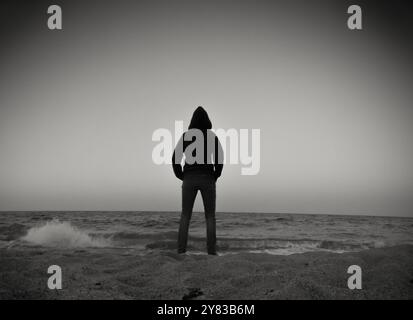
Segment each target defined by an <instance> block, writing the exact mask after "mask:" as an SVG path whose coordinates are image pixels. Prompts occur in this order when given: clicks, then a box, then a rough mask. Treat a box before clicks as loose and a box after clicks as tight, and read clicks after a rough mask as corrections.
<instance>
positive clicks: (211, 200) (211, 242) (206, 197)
mask: <svg viewBox="0 0 413 320" xmlns="http://www.w3.org/2000/svg"><path fill="white" fill-rule="evenodd" d="M200 189H201V195H202V200H203V202H204V209H205V219H206V229H207V251H208V254H216V241H217V240H216V221H215V203H216V188H215V179H214V178H213V177H211V179H208V180H207V181H206V182H205V183H203V184H202V185H201V188H200Z"/></svg>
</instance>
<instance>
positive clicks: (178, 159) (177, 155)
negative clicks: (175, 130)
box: [172, 135, 184, 180]
mask: <svg viewBox="0 0 413 320" xmlns="http://www.w3.org/2000/svg"><path fill="white" fill-rule="evenodd" d="M183 155H184V135H182V137H181V139H179V141H178V144H177V145H176V147H175V150H174V152H173V155H172V168H173V170H174V173H175V176H176V177H177V178H178V179H180V180H183V178H184V173H183V170H182V165H181V163H182V159H183Z"/></svg>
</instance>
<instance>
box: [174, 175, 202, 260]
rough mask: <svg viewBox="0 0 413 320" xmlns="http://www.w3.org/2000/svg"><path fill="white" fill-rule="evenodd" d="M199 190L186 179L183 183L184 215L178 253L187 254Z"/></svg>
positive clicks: (179, 235)
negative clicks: (189, 232) (190, 227)
mask: <svg viewBox="0 0 413 320" xmlns="http://www.w3.org/2000/svg"><path fill="white" fill-rule="evenodd" d="M197 191H198V190H197V188H196V187H195V185H194V184H193V183H190V181H187V180H185V179H184V182H183V183H182V213H181V221H180V223H179V232H178V253H184V252H186V244H187V242H188V230H189V222H190V221H191V216H192V209H193V207H194V202H195V197H196V194H197Z"/></svg>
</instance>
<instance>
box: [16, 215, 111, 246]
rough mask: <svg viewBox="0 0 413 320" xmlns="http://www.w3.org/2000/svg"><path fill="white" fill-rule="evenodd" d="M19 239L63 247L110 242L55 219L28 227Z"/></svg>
mask: <svg viewBox="0 0 413 320" xmlns="http://www.w3.org/2000/svg"><path fill="white" fill-rule="evenodd" d="M21 240H24V241H27V242H29V243H32V244H36V245H42V246H50V247H64V248H78V247H106V246H108V245H109V244H110V243H109V240H108V239H104V238H100V237H94V236H91V235H89V234H88V233H87V232H86V231H83V230H80V229H78V228H76V227H74V226H72V225H71V224H70V222H60V221H59V220H57V219H54V220H51V221H47V222H46V223H45V224H43V225H40V226H37V227H32V228H30V229H29V230H28V231H27V234H26V235H25V236H24V237H22V238H21Z"/></svg>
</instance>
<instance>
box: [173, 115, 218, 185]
mask: <svg viewBox="0 0 413 320" xmlns="http://www.w3.org/2000/svg"><path fill="white" fill-rule="evenodd" d="M211 128H212V124H211V120H209V117H208V113H207V112H206V111H205V109H204V108H202V107H198V108H197V109H196V110H195V111H194V114H193V115H192V119H191V123H190V124H189V127H188V131H186V132H184V134H183V135H182V137H181V139H180V140H179V142H178V144H177V146H176V147H175V150H174V153H173V156H172V167H173V170H174V173H175V176H176V177H177V178H178V179H181V180H183V178H184V176H185V173H187V172H199V173H208V174H211V175H213V176H214V178H215V180H216V179H218V178H219V177H220V176H221V172H222V169H223V155H224V153H223V150H222V146H221V144H220V142H219V140H218V137H217V136H216V135H215V134H214V133H213V132H212V131H211ZM196 129H197V130H196ZM201 133H202V134H201ZM197 136H200V138H202V139H203V159H202V160H200V161H198V158H197V157H196V156H197V150H196V148H194V146H192V148H189V149H190V150H189V149H188V147H189V146H191V144H192V143H194V142H195V140H196V137H197ZM197 145H199V144H198V143H197ZM201 145H202V144H201ZM208 146H209V148H208ZM198 152H199V151H198ZM184 155H186V157H185V164H184V166H183V168H182V164H181V163H182V159H183V156H184ZM189 155H191V156H192V157H193V159H194V158H195V159H197V160H196V161H195V162H194V163H188V162H187V157H188V156H189ZM200 157H202V153H201V154H200V155H199V158H200Z"/></svg>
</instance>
